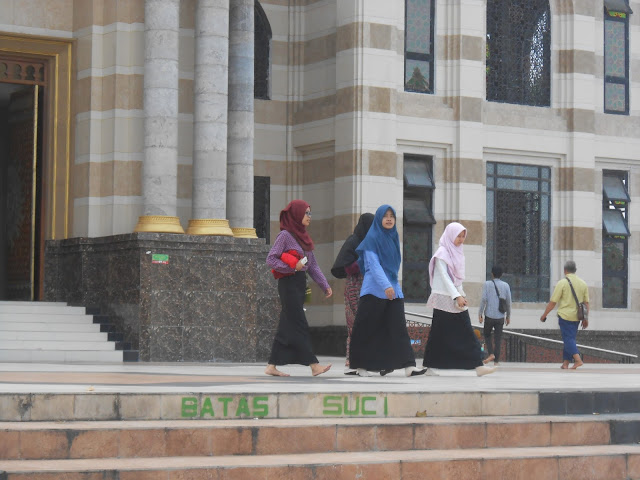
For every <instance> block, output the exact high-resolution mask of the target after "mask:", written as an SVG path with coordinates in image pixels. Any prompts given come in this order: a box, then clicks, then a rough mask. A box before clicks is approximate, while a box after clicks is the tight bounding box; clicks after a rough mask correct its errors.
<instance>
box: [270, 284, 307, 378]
mask: <svg viewBox="0 0 640 480" xmlns="http://www.w3.org/2000/svg"><path fill="white" fill-rule="evenodd" d="M306 288H307V276H306V274H305V272H297V273H295V274H293V275H290V276H288V277H283V278H280V279H278V295H279V296H280V305H281V306H282V310H281V311H280V322H279V323H278V330H277V332H276V336H275V338H274V340H273V346H272V347H271V356H270V357H269V364H270V365H287V364H290V363H297V364H299V365H311V364H313V363H318V358H317V357H316V356H315V355H314V354H313V351H312V350H311V335H310V333H309V324H308V323H307V317H306V316H305V314H304V307H303V305H304V295H305V290H306Z"/></svg>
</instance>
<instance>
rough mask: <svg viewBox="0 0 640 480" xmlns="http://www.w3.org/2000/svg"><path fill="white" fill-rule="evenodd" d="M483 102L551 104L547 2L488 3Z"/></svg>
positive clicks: (491, 0)
mask: <svg viewBox="0 0 640 480" xmlns="http://www.w3.org/2000/svg"><path fill="white" fill-rule="evenodd" d="M486 57H487V65H486V82H487V100H489V101H491V102H502V103H512V104H518V105H532V106H536V107H548V106H549V105H551V89H550V84H551V14H550V10H549V2H548V0H488V1H487V45H486Z"/></svg>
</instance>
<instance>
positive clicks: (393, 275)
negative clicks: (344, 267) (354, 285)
mask: <svg viewBox="0 0 640 480" xmlns="http://www.w3.org/2000/svg"><path fill="white" fill-rule="evenodd" d="M387 210H391V211H392V212H393V216H394V217H395V216H396V211H395V210H394V209H393V207H392V206H391V205H382V206H380V207H378V210H376V215H375V217H374V219H373V223H372V224H371V228H370V229H369V232H367V236H366V237H364V240H363V241H362V242H361V243H360V245H359V246H358V248H356V253H357V254H358V265H359V266H360V270H361V271H362V272H364V273H365V274H366V271H365V268H364V258H363V255H362V254H363V253H364V252H365V251H369V252H374V253H375V254H376V255H378V259H380V265H381V266H382V269H383V270H384V273H385V274H386V275H387V278H388V279H389V281H390V282H391V283H397V282H398V270H400V261H401V256H400V238H399V237H398V230H397V229H396V225H394V226H393V228H391V229H388V230H387V229H386V228H384V227H383V226H382V218H383V217H384V214H385V213H387Z"/></svg>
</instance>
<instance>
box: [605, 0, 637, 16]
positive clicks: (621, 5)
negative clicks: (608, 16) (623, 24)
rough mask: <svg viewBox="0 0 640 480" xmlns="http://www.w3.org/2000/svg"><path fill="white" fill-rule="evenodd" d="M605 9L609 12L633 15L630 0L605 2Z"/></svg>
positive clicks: (608, 0)
mask: <svg viewBox="0 0 640 480" xmlns="http://www.w3.org/2000/svg"><path fill="white" fill-rule="evenodd" d="M604 8H606V9H607V11H608V12H622V13H633V11H632V10H631V8H630V7H629V2H628V0H604Z"/></svg>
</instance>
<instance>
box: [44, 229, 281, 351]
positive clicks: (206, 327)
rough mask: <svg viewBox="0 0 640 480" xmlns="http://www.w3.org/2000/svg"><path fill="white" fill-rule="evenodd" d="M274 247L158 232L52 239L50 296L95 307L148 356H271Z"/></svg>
mask: <svg viewBox="0 0 640 480" xmlns="http://www.w3.org/2000/svg"><path fill="white" fill-rule="evenodd" d="M268 251H269V247H268V246H267V245H265V243H264V240H263V239H235V238H231V237H206V236H193V235H173V234H156V233H138V234H129V235H116V236H111V237H101V238H73V239H67V240H55V241H50V242H47V245H46V255H45V265H46V266H45V297H46V299H47V300H56V301H67V302H70V303H74V304H80V305H85V306H96V307H99V308H100V309H101V311H102V312H103V313H105V314H107V315H110V317H111V321H112V322H113V323H115V324H116V325H117V327H118V330H119V331H121V332H122V333H124V337H125V341H128V342H130V343H131V345H132V348H134V349H138V350H139V352H140V359H141V360H143V361H192V362H195V361H204V362H209V361H250V362H255V361H266V360H267V358H268V355H269V352H270V349H271V342H272V341H273V336H274V334H275V329H276V326H277V321H278V315H279V312H280V306H279V300H278V296H277V284H276V282H275V280H274V279H273V276H272V275H271V273H270V271H269V268H268V267H267V266H266V264H265V259H266V256H267V253H268ZM154 253H156V254H157V253H162V254H166V255H168V256H169V260H168V264H158V263H152V255H153V254H154Z"/></svg>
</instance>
